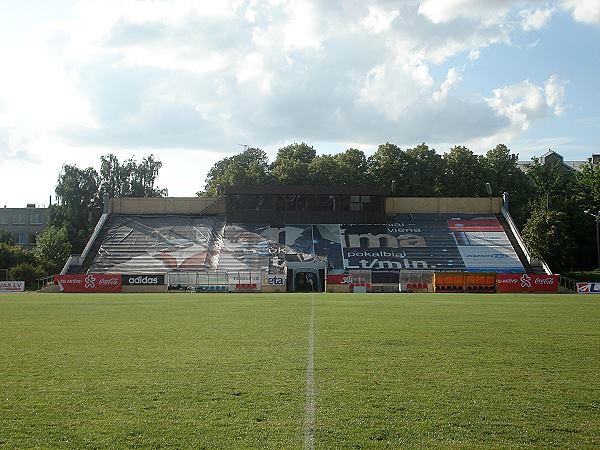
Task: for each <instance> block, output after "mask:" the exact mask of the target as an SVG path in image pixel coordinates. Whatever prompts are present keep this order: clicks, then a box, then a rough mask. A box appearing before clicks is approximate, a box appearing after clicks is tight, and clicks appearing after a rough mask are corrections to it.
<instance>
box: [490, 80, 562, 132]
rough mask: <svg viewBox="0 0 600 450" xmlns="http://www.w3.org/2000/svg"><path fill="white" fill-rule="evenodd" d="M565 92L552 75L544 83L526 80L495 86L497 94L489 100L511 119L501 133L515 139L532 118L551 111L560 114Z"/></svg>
mask: <svg viewBox="0 0 600 450" xmlns="http://www.w3.org/2000/svg"><path fill="white" fill-rule="evenodd" d="M564 92H565V89H564V86H562V85H561V84H560V83H559V82H558V80H557V78H556V76H555V75H552V76H551V77H550V78H548V80H547V81H546V82H545V84H544V86H543V87H542V86H538V85H536V84H534V83H531V82H530V81H529V80H524V81H521V82H519V83H516V84H513V85H510V86H505V87H503V88H499V89H494V90H493V92H492V93H493V96H492V97H490V98H487V99H486V101H487V103H488V104H489V105H490V107H491V108H492V109H493V110H494V111H496V113H497V114H498V115H499V116H504V117H506V118H507V119H508V120H509V123H510V125H509V126H508V127H507V128H505V129H504V130H501V132H500V134H499V136H502V137H503V138H504V139H506V140H512V139H515V138H516V137H518V136H520V135H521V134H522V133H523V132H524V131H526V130H527V129H528V128H529V126H530V124H531V122H532V121H535V120H539V119H541V118H543V117H546V116H548V115H549V111H550V113H552V114H554V115H560V114H561V113H562V111H563V106H562V101H563V97H564ZM494 137H495V138H496V139H497V138H498V136H494Z"/></svg>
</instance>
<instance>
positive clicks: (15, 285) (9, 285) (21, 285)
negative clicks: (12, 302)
mask: <svg viewBox="0 0 600 450" xmlns="http://www.w3.org/2000/svg"><path fill="white" fill-rule="evenodd" d="M24 290H25V282H24V281H0V294H7V293H10V292H23V291H24Z"/></svg>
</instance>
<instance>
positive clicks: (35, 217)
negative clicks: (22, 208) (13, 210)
mask: <svg viewBox="0 0 600 450" xmlns="http://www.w3.org/2000/svg"><path fill="white" fill-rule="evenodd" d="M29 223H30V224H31V225H41V224H42V215H41V214H40V213H31V214H29Z"/></svg>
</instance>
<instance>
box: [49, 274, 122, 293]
mask: <svg viewBox="0 0 600 450" xmlns="http://www.w3.org/2000/svg"><path fill="white" fill-rule="evenodd" d="M54 282H55V283H56V284H58V287H59V289H60V292H121V275H110V274H76V275H54Z"/></svg>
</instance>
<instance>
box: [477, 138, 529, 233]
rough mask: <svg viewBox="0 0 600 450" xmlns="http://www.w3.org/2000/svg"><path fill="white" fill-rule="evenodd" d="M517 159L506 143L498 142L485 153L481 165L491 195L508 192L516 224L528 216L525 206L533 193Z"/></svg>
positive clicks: (517, 156) (521, 222) (522, 221)
mask: <svg viewBox="0 0 600 450" xmlns="http://www.w3.org/2000/svg"><path fill="white" fill-rule="evenodd" d="M518 161H519V155H516V154H511V153H510V150H509V149H508V147H507V146H506V145H504V144H498V145H497V146H496V147H494V148H493V149H491V150H489V151H488V152H487V153H486V154H485V157H484V158H483V165H484V174H485V180H486V182H487V183H490V185H491V188H492V193H493V195H495V196H500V195H502V193H503V192H508V194H509V203H508V204H509V208H510V212H511V215H512V216H513V217H514V219H515V221H516V222H517V224H523V223H524V222H525V221H526V219H527V216H528V212H527V210H526V209H525V207H526V205H527V203H528V201H529V199H530V198H531V196H532V195H533V184H532V182H531V179H530V178H529V177H528V176H527V175H526V174H525V172H523V171H522V170H521V169H520V168H519V166H518V164H517V163H518Z"/></svg>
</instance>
